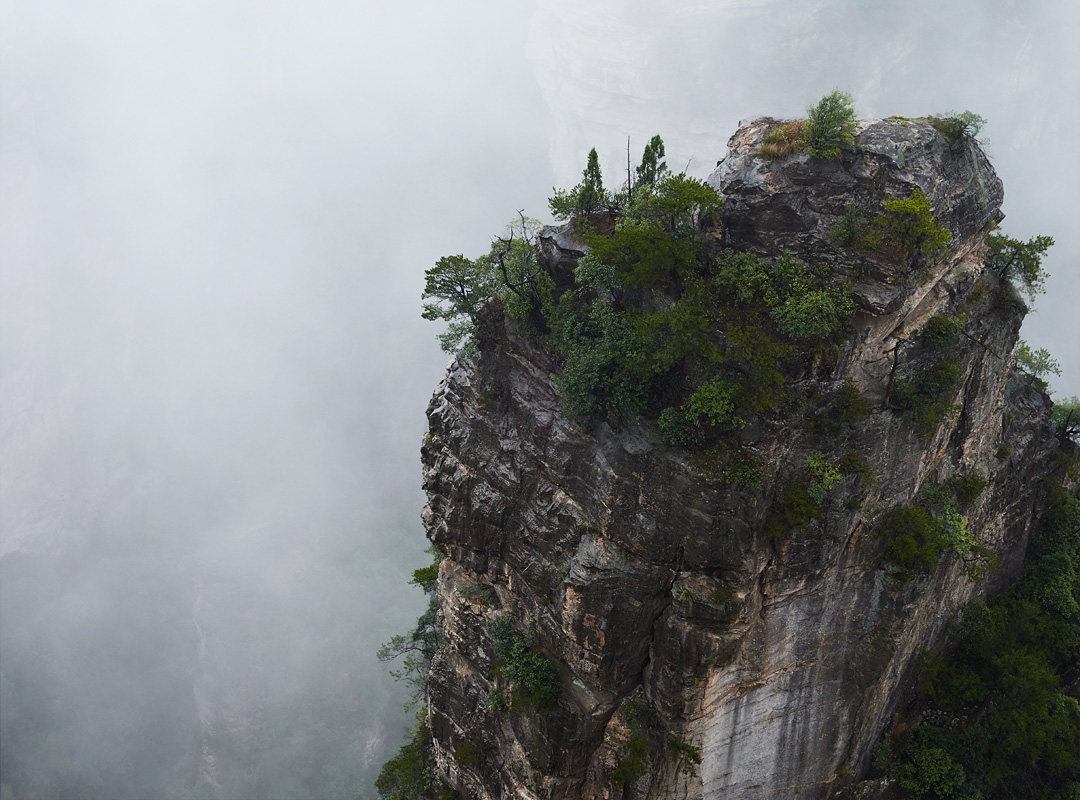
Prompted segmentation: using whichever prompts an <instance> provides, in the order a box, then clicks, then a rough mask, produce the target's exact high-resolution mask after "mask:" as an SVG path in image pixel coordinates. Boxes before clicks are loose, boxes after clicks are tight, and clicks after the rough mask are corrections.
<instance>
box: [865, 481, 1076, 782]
mask: <svg viewBox="0 0 1080 800" xmlns="http://www.w3.org/2000/svg"><path fill="white" fill-rule="evenodd" d="M1047 490H1048V491H1047V494H1048V495H1049V499H1050V501H1051V505H1050V506H1049V508H1048V509H1047V510H1046V511H1045V512H1044V513H1043V515H1042V518H1041V519H1040V521H1039V528H1038V532H1037V534H1036V536H1035V538H1034V539H1033V541H1032V550H1031V552H1032V553H1034V558H1033V559H1032V560H1031V561H1029V569H1028V572H1027V574H1026V575H1025V576H1024V577H1023V578H1022V579H1021V580H1020V581H1019V582H1018V583H1017V584H1016V585H1015V586H1014V587H1013V588H1012V589H1010V590H1009V592H1008V593H1007V594H1005V595H1004V596H1002V597H999V598H997V599H995V600H993V601H992V602H990V603H985V602H983V601H981V600H973V601H972V602H971V603H969V605H968V606H967V608H966V609H965V610H964V613H963V615H962V617H961V619H960V621H959V624H958V625H956V626H955V627H954V629H953V637H954V644H953V646H952V647H951V648H949V653H950V655H949V657H948V658H947V659H945V658H941V657H938V656H935V655H932V654H929V653H925V654H924V656H923V657H922V658H921V659H920V668H921V672H922V674H923V678H924V687H923V688H924V689H925V691H926V695H927V697H928V698H929V702H930V706H931V708H932V709H934V713H933V714H923V715H922V717H923V719H924V720H927V719H933V720H934V722H933V723H931V722H926V721H924V722H923V723H922V725H920V726H919V727H918V728H916V729H915V730H914V731H910V732H907V733H905V734H902V735H901V736H898V737H896V738H895V739H885V740H884V741H883V742H882V744H881V745H879V747H878V748H876V749H875V753H876V755H877V756H878V757H877V758H876V759H875V762H874V768H875V769H876V770H880V771H883V772H885V773H886V774H888V775H890V776H891V777H893V778H895V779H897V780H898V781H899V785H900V787H901V788H902V789H903V790H904V791H905V795H904V796H907V797H959V798H975V797H1025V798H1027V797H1031V798H1037V799H1038V800H1057V798H1069V797H1072V796H1073V795H1075V791H1076V789H1077V788H1080V703H1078V702H1077V699H1076V698H1075V697H1073V696H1071V692H1070V689H1069V688H1068V684H1069V682H1070V680H1071V681H1075V675H1076V674H1077V669H1078V668H1080V605H1078V603H1077V600H1078V596H1080V580H1078V576H1080V498H1078V497H1077V495H1076V494H1075V493H1069V492H1066V491H1065V490H1064V489H1063V488H1062V487H1061V486H1060V484H1057V483H1056V482H1053V481H1051V482H1050V483H1048V484H1047ZM1070 676H1072V677H1070ZM1070 792H1071V793H1072V794H1070Z"/></svg>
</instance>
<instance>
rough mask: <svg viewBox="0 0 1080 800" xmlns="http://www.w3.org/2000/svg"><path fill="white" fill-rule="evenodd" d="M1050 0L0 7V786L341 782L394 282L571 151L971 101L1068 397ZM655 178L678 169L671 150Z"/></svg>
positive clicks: (415, 409)
mask: <svg viewBox="0 0 1080 800" xmlns="http://www.w3.org/2000/svg"><path fill="white" fill-rule="evenodd" d="M1078 40H1080V10H1078V9H1076V8H1073V7H1072V4H1062V3H1060V2H1051V1H1050V0H1046V1H1045V2H1035V1H1034V0H1032V1H1030V2H1022V1H1021V0H990V1H989V2H986V1H983V0H980V2H974V0H971V1H970V2H958V3H951V4H948V5H945V4H941V3H940V2H929V0H914V1H913V2H904V3H890V4H875V5H874V6H873V7H872V9H871V8H868V7H867V4H865V3H857V2H855V0H825V1H823V2H817V3H806V2H796V0H738V2H736V1H735V0H729V1H728V2H714V3H704V2H690V0H668V1H667V2H654V3H645V2H626V0H592V1H591V2H588V1H587V2H581V1H580V0H579V2H574V3H572V2H570V0H539V2H520V3H501V4H496V3H486V2H479V0H470V1H466V2H458V3H454V4H447V3H436V2H409V3H395V4H384V3H378V4H377V3H373V2H361V3H356V2H351V3H347V2H344V0H321V1H319V0H316V1H314V2H306V3H303V4H300V3H285V2H281V1H280V0H261V1H260V2H249V1H247V0H214V2H210V0H182V1H181V0H175V1H171V0H140V1H139V2H136V1H135V0H127V1H126V2H121V1H120V0H94V2H87V1H86V0H82V1H81V2H76V1H75V0H68V1H66V2H64V1H61V0H0V459H2V460H0V600H2V603H0V726H2V729H0V734H2V735H0V786H2V787H3V788H0V792H2V793H3V798H4V800H8V798H9V797H11V798H19V799H21V798H33V797H46V796H48V797H60V796H67V797H78V798H84V797H94V796H97V797H103V798H121V797H130V798H144V797H158V796H160V797H164V796H169V797H177V798H180V797H220V798H248V797H281V798H305V797H306V798H329V797H348V798H353V797H356V796H358V795H360V796H367V793H368V791H369V785H370V780H371V779H372V777H373V775H374V773H375V771H377V769H378V766H379V765H380V764H381V763H382V762H383V761H384V760H385V758H386V756H387V754H388V752H389V751H391V750H392V749H393V748H394V747H396V746H397V743H398V741H399V737H400V734H401V731H402V727H403V725H404V724H405V718H404V715H403V714H402V713H401V703H402V702H403V701H404V692H403V691H402V690H401V687H398V686H395V685H394V684H393V682H392V680H391V679H390V678H389V676H388V675H387V673H386V671H385V669H384V668H383V667H382V666H381V665H378V664H377V663H376V662H375V660H374V657H373V652H374V650H375V648H376V647H377V646H378V644H379V642H381V641H383V640H385V639H386V638H388V637H389V636H390V635H391V634H393V633H395V632H399V631H402V630H404V629H405V628H407V627H408V626H409V624H410V622H411V620H412V619H414V618H415V616H416V614H417V613H418V611H419V610H420V605H421V598H420V597H419V592H417V591H416V590H414V589H412V588H410V587H407V586H406V585H405V581H406V580H407V579H408V576H409V573H410V572H411V570H412V569H414V568H416V567H417V566H420V565H422V564H423V563H424V561H425V559H426V558H427V557H426V556H425V555H424V554H423V548H424V545H425V543H424V541H423V536H422V529H421V526H420V524H419V512H420V509H421V507H422V504H423V496H422V493H421V492H420V491H419V485H420V469H419V458H418V452H417V451H418V446H419V441H420V437H421V435H422V433H423V431H424V428H425V420H424V413H423V412H424V408H425V406H426V404H427V400H428V398H429V397H430V393H431V391H432V389H433V388H434V385H435V383H436V382H437V381H438V379H439V377H440V375H441V372H442V369H443V367H444V365H445V362H446V357H445V356H444V355H443V354H442V353H440V352H439V351H438V347H437V345H436V343H435V339H434V334H435V330H434V326H433V325H431V324H430V323H425V322H424V321H423V320H421V319H420V317H419V313H418V312H419V294H420V291H421V288H422V286H423V271H424V269H426V268H427V267H429V266H430V265H431V264H433V263H434V261H435V260H436V259H437V258H438V257H439V256H441V255H445V254H451V253H465V254H467V255H476V254H478V253H480V252H482V251H483V250H485V249H486V247H487V243H488V241H489V238H490V236H492V235H494V234H496V233H498V232H499V231H500V229H501V228H502V226H503V225H504V224H505V223H507V222H508V221H509V220H510V219H511V218H512V217H513V216H514V214H515V212H516V210H517V209H524V210H525V212H526V213H528V214H530V215H532V216H537V217H541V218H543V217H545V216H546V202H545V200H546V197H547V196H548V195H549V194H550V190H551V187H552V185H553V184H554V183H556V182H557V183H559V185H564V186H566V185H570V184H572V183H574V182H575V181H576V180H577V179H578V176H579V174H580V170H581V168H582V167H583V166H584V158H585V153H586V151H587V150H588V148H589V147H590V146H593V145H595V146H597V148H598V150H599V151H600V154H601V160H602V163H603V164H604V165H605V167H606V168H607V170H608V174H609V181H608V182H609V184H612V185H614V184H617V183H618V181H619V177H620V176H621V170H622V168H623V162H624V161H625V142H626V136H627V135H630V136H631V137H632V140H633V145H632V146H633V149H634V157H635V159H636V158H637V157H638V156H639V154H640V148H641V145H642V144H644V142H645V141H646V140H647V138H648V137H649V136H651V135H652V134H653V133H657V132H660V133H661V134H662V135H663V136H664V138H665V141H666V142H667V144H668V151H669V158H668V161H669V163H670V164H671V165H672V166H673V167H674V168H676V169H680V168H682V167H683V166H684V165H685V164H686V163H687V162H688V161H689V163H690V168H689V171H690V172H691V173H692V174H694V175H697V176H699V177H704V176H705V175H707V174H708V172H709V171H710V170H711V168H712V167H713V165H714V164H715V162H716V160H717V159H719V158H720V157H722V155H723V154H724V149H725V147H724V146H725V144H726V141H727V138H728V137H729V136H730V135H731V133H732V132H733V131H734V129H735V127H736V125H737V123H738V121H739V120H740V119H746V118H750V117H752V116H756V115H760V114H773V115H776V116H785V115H790V116H798V115H801V114H803V113H804V111H805V107H806V105H807V104H808V103H810V102H812V101H814V100H816V99H817V98H818V97H820V96H821V95H822V94H824V93H825V92H827V91H829V90H831V89H832V88H833V87H834V86H841V87H845V88H847V89H849V90H850V91H851V92H852V93H853V94H854V96H855V100H856V107H857V109H858V110H859V112H860V114H861V115H862V116H864V117H869V116H875V115H876V116H883V115H888V114H892V113H900V114H907V115H921V114H925V113H933V112H942V111H947V110H963V109H971V110H973V111H977V112H979V113H981V114H983V115H984V116H986V117H987V118H988V119H989V121H990V124H989V125H988V126H987V128H986V130H985V131H984V135H985V136H986V137H987V138H988V139H989V142H990V144H989V150H990V152H991V154H992V157H993V159H994V163H995V165H996V166H997V168H998V171H999V173H1000V174H1001V175H1002V177H1003V179H1004V180H1005V185H1006V205H1005V212H1006V214H1007V215H1008V216H1007V219H1006V220H1005V223H1004V227H1005V230H1006V231H1007V232H1009V233H1011V234H1013V235H1019V236H1023V237H1025V238H1026V237H1028V236H1031V235H1034V234H1036V233H1049V234H1052V235H1054V236H1055V237H1056V239H1057V241H1058V245H1057V246H1056V247H1055V248H1054V249H1053V250H1052V251H1051V254H1050V256H1049V258H1048V259H1047V262H1046V266H1047V268H1048V269H1049V270H1050V272H1051V273H1052V278H1051V280H1050V282H1049V283H1048V292H1047V294H1046V295H1045V296H1043V297H1042V298H1040V300H1039V302H1038V311H1037V313H1035V314H1033V315H1032V316H1031V317H1030V318H1029V321H1028V322H1027V323H1026V325H1025V329H1024V335H1025V336H1026V337H1027V338H1028V339H1029V340H1030V341H1031V342H1032V343H1033V344H1035V345H1037V346H1045V347H1048V348H1049V349H1050V350H1051V351H1052V352H1053V353H1054V354H1055V356H1057V358H1058V359H1059V360H1060V361H1061V362H1062V366H1063V368H1064V374H1063V376H1062V377H1061V378H1058V379H1054V380H1053V381H1052V385H1053V386H1054V388H1055V389H1057V390H1058V391H1059V393H1064V394H1077V393H1080V347H1078V346H1077V344H1078V342H1080V315H1078V314H1077V313H1076V309H1077V308H1078V307H1080V270H1078V269H1077V263H1078V256H1080V233H1078V218H1080V156H1078V155H1077V153H1078V148H1077V147H1076V146H1075V143H1074V141H1073V139H1074V138H1075V137H1074V135H1073V134H1074V132H1075V131H1077V130H1078V129H1080V119H1078V118H1077V117H1078V109H1077V102H1076V100H1075V98H1076V97H1078V96H1080V80H1078V76H1077V67H1076V61H1075V56H1074V52H1075V42H1076V41H1078ZM691 159H692V160H691Z"/></svg>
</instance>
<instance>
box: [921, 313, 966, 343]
mask: <svg viewBox="0 0 1080 800" xmlns="http://www.w3.org/2000/svg"><path fill="white" fill-rule="evenodd" d="M963 330H964V315H963V314H955V315H954V314H938V315H937V316H935V317H931V318H930V320H929V321H928V322H927V323H926V330H924V331H923V340H924V341H925V342H926V343H927V344H928V345H929V346H930V347H934V348H938V349H940V348H945V347H950V346H952V345H954V344H956V340H957V339H959V338H960V333H961V332H962V331H963Z"/></svg>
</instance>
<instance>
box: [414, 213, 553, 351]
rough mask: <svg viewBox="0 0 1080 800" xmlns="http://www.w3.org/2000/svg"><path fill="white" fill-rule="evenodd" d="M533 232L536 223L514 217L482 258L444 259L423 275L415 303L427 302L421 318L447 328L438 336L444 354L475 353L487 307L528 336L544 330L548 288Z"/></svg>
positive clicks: (545, 273) (454, 257)
mask: <svg viewBox="0 0 1080 800" xmlns="http://www.w3.org/2000/svg"><path fill="white" fill-rule="evenodd" d="M539 228H540V223H539V222H537V221H536V220H534V219H530V218H528V217H526V216H525V215H524V214H519V215H518V219H517V220H515V221H514V222H513V223H511V224H510V225H509V226H507V229H506V235H505V236H503V237H499V238H497V239H495V241H494V242H493V243H492V245H491V250H490V251H488V253H486V254H485V255H482V256H480V257H479V258H477V259H475V260H472V259H468V258H465V256H463V255H456V256H445V257H443V258H440V259H439V260H438V261H437V262H436V263H435V266H434V267H432V268H431V269H429V270H427V271H426V272H425V273H424V275H425V279H426V281H425V284H424V292H423V294H422V296H421V297H422V299H424V300H428V298H431V299H430V300H428V302H425V303H424V305H423V309H424V310H423V317H424V319H430V320H444V321H446V322H447V323H448V325H447V329H446V331H445V332H444V333H442V334H440V335H439V344H440V346H441V347H442V349H443V350H444V351H445V352H447V353H454V352H456V351H457V350H458V348H460V347H462V346H465V347H467V348H474V347H475V341H476V334H477V331H478V323H479V320H480V316H481V313H482V312H483V311H484V310H485V309H486V308H488V307H490V306H498V307H501V308H502V309H503V310H504V311H505V312H506V314H507V315H508V316H510V317H511V318H513V319H516V320H518V321H519V322H521V323H523V324H525V325H526V326H527V327H531V328H533V329H534V330H540V329H543V328H544V327H545V325H546V322H545V320H544V315H543V308H544V306H545V305H547V304H548V303H550V298H551V291H552V289H553V286H554V282H553V280H552V278H551V275H550V274H549V273H548V272H547V271H546V270H544V269H542V268H541V267H540V264H539V258H538V256H539V247H538V245H537V239H536V234H537V232H538V230H539Z"/></svg>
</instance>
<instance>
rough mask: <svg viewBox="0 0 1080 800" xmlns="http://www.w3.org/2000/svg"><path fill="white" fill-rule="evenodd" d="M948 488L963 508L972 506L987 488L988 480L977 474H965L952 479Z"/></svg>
mask: <svg viewBox="0 0 1080 800" xmlns="http://www.w3.org/2000/svg"><path fill="white" fill-rule="evenodd" d="M946 486H948V488H949V489H951V490H952V492H953V494H954V495H955V496H956V499H957V501H958V502H959V503H960V505H961V506H970V505H971V504H972V503H974V502H975V500H976V499H977V498H978V496H979V495H980V494H982V492H983V489H985V488H986V478H984V477H983V476H982V475H980V474H979V473H977V472H965V473H963V474H962V475H956V476H954V477H952V478H950V479H949V482H948V483H947V484H946Z"/></svg>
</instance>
